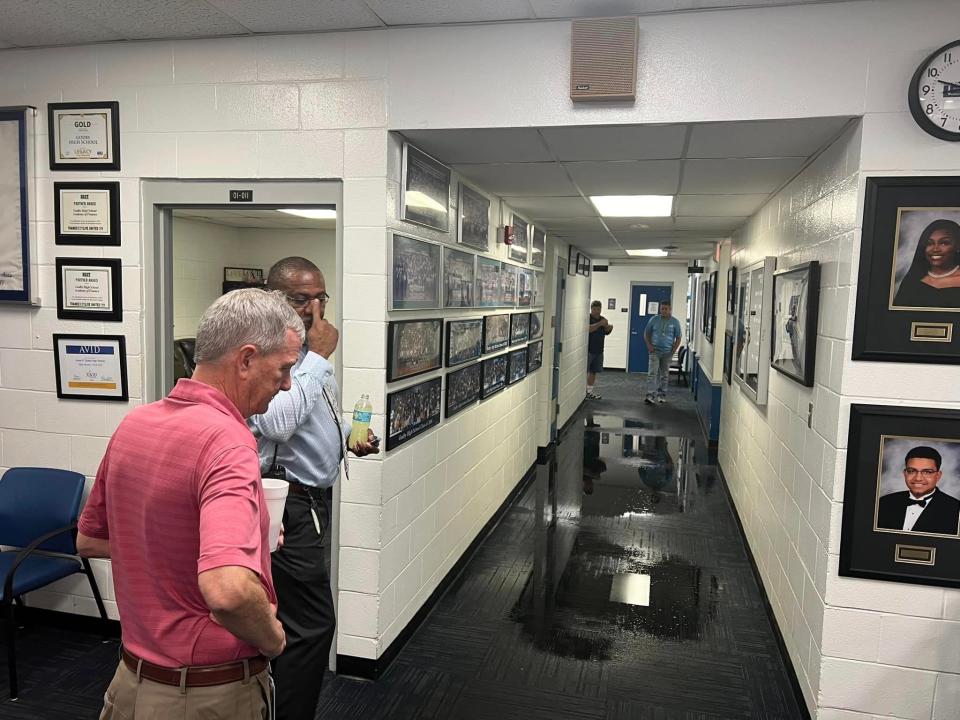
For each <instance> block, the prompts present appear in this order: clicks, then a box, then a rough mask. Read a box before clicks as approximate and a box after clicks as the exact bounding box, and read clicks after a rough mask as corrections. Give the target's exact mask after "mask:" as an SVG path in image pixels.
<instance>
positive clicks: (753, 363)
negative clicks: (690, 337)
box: [733, 256, 777, 405]
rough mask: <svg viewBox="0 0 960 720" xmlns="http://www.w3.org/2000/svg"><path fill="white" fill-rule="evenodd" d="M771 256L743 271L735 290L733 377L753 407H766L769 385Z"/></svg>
mask: <svg viewBox="0 0 960 720" xmlns="http://www.w3.org/2000/svg"><path fill="white" fill-rule="evenodd" d="M776 267H777V259H776V258H775V257H772V256H771V257H767V258H764V259H763V260H760V261H759V262H756V263H754V264H753V265H750V266H749V267H747V268H744V270H743V272H742V273H740V277H739V282H738V290H737V324H736V332H737V336H736V338H735V345H734V350H735V352H734V354H733V374H734V377H735V378H736V379H737V382H738V383H739V385H740V389H741V390H742V391H743V393H744V394H745V395H746V396H747V397H748V398H750V399H751V400H752V401H753V402H754V403H756V404H757V405H766V404H767V391H768V389H769V384H770V357H771V351H770V333H769V332H767V331H766V329H767V328H769V327H770V326H769V325H768V324H767V323H770V322H773V320H772V315H773V312H772V310H773V307H772V306H773V272H774V270H776Z"/></svg>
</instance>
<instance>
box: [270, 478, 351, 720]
mask: <svg viewBox="0 0 960 720" xmlns="http://www.w3.org/2000/svg"><path fill="white" fill-rule="evenodd" d="M300 487H303V486H300ZM298 489H299V488H298ZM292 491H293V488H291V493H290V494H288V495H287V503H286V506H285V507H284V510H283V528H284V531H283V532H284V536H283V547H282V548H281V549H280V550H278V551H277V552H275V553H273V556H272V558H273V584H274V587H275V588H276V591H277V600H278V608H277V618H278V619H279V620H280V622H281V623H283V628H284V630H285V631H286V634H287V646H286V649H285V650H284V651H283V654H281V655H280V656H279V657H277V658H276V659H275V660H274V661H273V678H274V682H275V683H276V686H277V702H276V707H277V719H278V720H314V717H315V716H316V712H317V699H318V698H319V696H320V688H321V685H322V683H323V674H324V672H325V671H326V669H327V665H328V658H329V656H330V646H331V644H332V642H333V634H334V631H335V629H336V626H337V619H336V615H335V613H334V606H333V593H332V592H331V590H330V505H331V502H332V500H331V498H332V492H331V490H330V488H327V489H324V490H309V491H308V492H310V493H311V494H312V496H313V507H314V508H315V510H316V512H317V518H318V519H319V521H320V531H321V532H320V534H319V535H318V534H317V528H316V526H315V525H314V522H313V518H312V517H311V515H310V508H311V498H310V497H308V496H307V495H305V494H300V493H294V492H292Z"/></svg>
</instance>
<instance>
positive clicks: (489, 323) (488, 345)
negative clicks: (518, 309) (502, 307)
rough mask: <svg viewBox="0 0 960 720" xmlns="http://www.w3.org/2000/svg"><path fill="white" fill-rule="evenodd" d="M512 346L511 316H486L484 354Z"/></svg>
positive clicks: (484, 320)
mask: <svg viewBox="0 0 960 720" xmlns="http://www.w3.org/2000/svg"><path fill="white" fill-rule="evenodd" d="M509 346H510V314H509V313H501V314H500V315H485V316H484V318H483V353H484V355H486V354H487V353H491V352H496V351H497V350H503V349H504V348H505V347H509Z"/></svg>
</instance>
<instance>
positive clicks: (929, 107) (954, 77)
mask: <svg viewBox="0 0 960 720" xmlns="http://www.w3.org/2000/svg"><path fill="white" fill-rule="evenodd" d="M909 101H910V113H911V114H912V115H913V119H914V120H916V121H917V124H918V125H919V126H920V127H921V128H923V130H925V131H926V132H928V133H930V134H931V135H933V136H934V137H938V138H940V139H941V140H953V141H957V140H960V40H958V41H957V42H953V43H950V44H949V45H944V46H943V47H942V48H940V49H939V50H937V51H936V52H935V53H933V54H932V55H931V56H930V57H928V58H927V59H926V60H924V61H923V62H922V63H921V64H920V67H919V68H917V72H916V73H915V74H914V76H913V79H912V80H911V81H910V90H909Z"/></svg>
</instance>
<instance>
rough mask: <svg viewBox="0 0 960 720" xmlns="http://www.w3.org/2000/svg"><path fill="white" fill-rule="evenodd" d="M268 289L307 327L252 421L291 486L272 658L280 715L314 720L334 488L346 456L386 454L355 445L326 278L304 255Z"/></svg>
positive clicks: (326, 635) (330, 626) (331, 620)
mask: <svg viewBox="0 0 960 720" xmlns="http://www.w3.org/2000/svg"><path fill="white" fill-rule="evenodd" d="M267 286H268V287H269V288H270V289H271V290H278V291H280V292H282V293H283V294H284V295H285V296H286V298H287V302H288V303H289V305H290V307H292V308H293V309H294V310H296V311H297V313H298V314H299V316H300V318H301V319H302V320H303V325H304V327H305V328H306V341H305V342H304V344H303V346H302V347H301V348H300V352H299V357H298V359H297V362H296V364H295V365H294V366H293V370H292V373H291V387H290V389H289V390H286V391H284V392H281V393H279V394H278V395H277V396H276V397H275V398H274V399H273V401H272V402H271V403H270V407H269V409H267V410H266V412H264V413H263V414H261V415H255V416H253V417H251V418H250V420H249V421H248V423H249V425H250V429H251V430H252V431H253V434H254V435H255V436H256V438H257V443H258V446H259V451H260V468H261V470H262V471H263V472H264V474H265V475H267V476H269V477H278V478H281V479H283V480H286V481H287V482H288V483H289V484H290V488H289V492H288V494H287V502H286V507H285V508H284V512H283V524H284V543H283V547H282V548H280V549H279V550H278V551H277V552H275V553H274V554H273V578H274V582H275V584H276V588H277V597H278V598H279V608H278V610H277V617H278V618H279V619H280V622H281V623H283V627H284V629H285V630H286V633H287V647H286V650H285V651H284V652H283V654H282V655H280V657H278V658H276V659H275V660H274V661H273V674H274V680H275V682H276V685H277V718H279V719H280V720H313V718H314V716H315V714H316V707H317V700H318V698H319V696H320V689H321V685H322V683H323V675H324V672H325V671H326V669H327V658H328V656H329V655H330V647H331V644H332V643H333V638H334V631H335V629H336V617H335V614H334V606H333V593H332V591H331V588H330V520H331V505H332V497H333V492H332V488H333V484H334V483H335V482H336V481H337V478H339V477H340V463H341V461H342V462H343V465H344V471H345V472H346V473H349V468H348V466H347V450H348V449H350V450H352V451H353V452H354V454H356V455H357V456H359V457H362V456H364V455H369V454H371V453H378V452H380V450H379V448H378V447H377V443H378V442H379V440H378V439H377V438H376V436H375V435H374V434H373V431H368V434H367V442H365V443H358V444H357V446H356V447H353V448H347V440H348V438H349V437H350V429H351V428H350V423H347V422H343V421H342V420H341V417H340V411H339V408H340V392H339V388H338V386H337V381H336V378H335V377H334V374H333V365H332V364H331V362H330V356H331V355H332V354H333V352H334V350H336V348H337V343H338V341H339V337H340V335H339V332H338V331H337V329H336V328H335V327H334V326H333V325H332V324H331V323H330V322H328V321H327V320H326V319H325V318H324V310H325V308H326V303H327V300H329V297H330V296H329V295H327V292H326V281H325V280H324V277H323V273H322V272H320V269H319V268H318V267H317V266H316V265H314V264H313V263H312V262H310V261H309V260H307V259H305V258H302V257H287V258H284V259H282V260H279V261H278V262H276V263H275V264H274V265H273V267H271V268H270V271H269V273H268V275H267Z"/></svg>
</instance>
